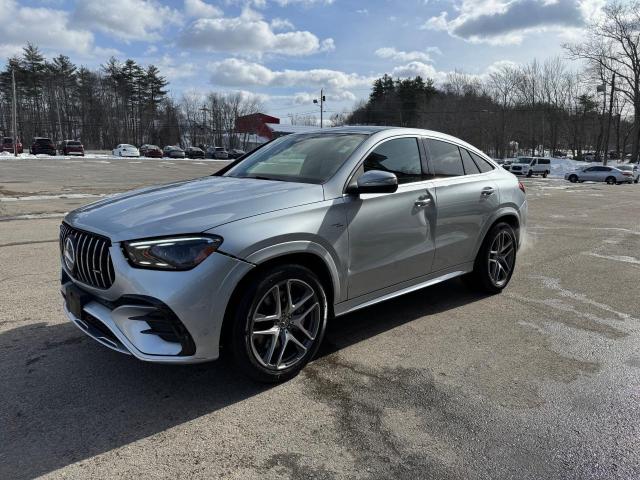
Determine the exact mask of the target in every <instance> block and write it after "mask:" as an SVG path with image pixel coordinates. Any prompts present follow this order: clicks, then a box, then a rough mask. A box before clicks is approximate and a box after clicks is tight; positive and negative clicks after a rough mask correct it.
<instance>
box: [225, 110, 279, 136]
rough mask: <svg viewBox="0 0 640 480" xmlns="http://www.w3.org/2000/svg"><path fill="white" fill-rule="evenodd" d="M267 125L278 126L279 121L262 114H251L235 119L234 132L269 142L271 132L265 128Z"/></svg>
mask: <svg viewBox="0 0 640 480" xmlns="http://www.w3.org/2000/svg"><path fill="white" fill-rule="evenodd" d="M268 123H270V124H279V123H280V119H279V118H277V117H272V116H271V115H265V114H264V113H252V114H251V115H245V116H243V117H238V118H237V119H236V131H237V132H238V133H248V134H250V135H257V136H259V137H263V138H265V139H267V140H271V139H273V130H272V129H270V128H269V127H268V126H267V124H268Z"/></svg>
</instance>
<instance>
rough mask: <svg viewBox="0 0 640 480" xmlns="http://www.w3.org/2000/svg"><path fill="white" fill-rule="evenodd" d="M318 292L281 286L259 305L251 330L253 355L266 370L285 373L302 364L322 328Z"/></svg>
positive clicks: (298, 284)
mask: <svg viewBox="0 0 640 480" xmlns="http://www.w3.org/2000/svg"><path fill="white" fill-rule="evenodd" d="M321 320H322V319H321V309H320V301H319V297H318V294H317V292H316V291H315V290H314V289H313V288H312V287H311V286H310V285H309V284H308V283H306V282H304V281H302V280H299V279H287V280H284V281H281V282H278V283H277V284H276V285H275V286H273V287H272V288H271V289H270V290H269V291H268V292H267V293H265V294H264V296H263V297H262V298H261V299H260V301H259V302H258V304H257V306H256V308H255V310H254V313H253V316H252V318H251V325H250V328H249V335H250V339H249V340H250V344H251V351H252V353H253V355H254V357H255V359H256V360H257V361H258V362H259V363H260V364H261V365H262V366H263V367H266V368H269V369H273V370H283V369H286V368H289V367H292V366H294V365H295V364H297V363H298V362H300V361H301V360H302V359H303V357H304V356H305V355H306V353H307V352H308V351H309V349H310V348H311V347H312V345H313V343H314V341H315V339H316V337H317V335H318V331H319V329H320V325H321Z"/></svg>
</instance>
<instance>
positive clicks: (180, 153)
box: [162, 145, 185, 158]
mask: <svg viewBox="0 0 640 480" xmlns="http://www.w3.org/2000/svg"><path fill="white" fill-rule="evenodd" d="M162 156H163V157H167V158H184V156H185V155H184V150H182V149H181V148H180V147H177V146H175V145H167V146H166V147H164V150H162Z"/></svg>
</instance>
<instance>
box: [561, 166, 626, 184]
mask: <svg viewBox="0 0 640 480" xmlns="http://www.w3.org/2000/svg"><path fill="white" fill-rule="evenodd" d="M564 178H565V180H569V181H570V182H571V183H576V182H605V183H608V184H609V185H615V184H617V183H631V182H633V178H632V177H630V176H629V175H625V174H624V173H623V172H622V170H619V169H617V168H615V167H606V166H602V165H595V166H593V167H590V166H587V167H583V168H581V169H578V170H576V171H575V172H568V173H565V175H564Z"/></svg>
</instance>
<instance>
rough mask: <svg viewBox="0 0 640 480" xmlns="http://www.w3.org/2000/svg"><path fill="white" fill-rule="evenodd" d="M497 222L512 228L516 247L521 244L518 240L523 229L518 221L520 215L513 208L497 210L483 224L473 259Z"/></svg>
mask: <svg viewBox="0 0 640 480" xmlns="http://www.w3.org/2000/svg"><path fill="white" fill-rule="evenodd" d="M499 222H505V223H507V224H509V225H510V226H511V228H513V230H514V232H515V234H516V239H517V241H518V246H520V244H521V243H522V240H521V238H520V228H521V227H523V224H522V222H521V219H520V215H519V214H518V212H517V211H516V210H515V209H514V208H502V209H500V210H498V211H497V212H496V213H495V214H494V215H493V216H492V217H491V218H490V219H489V220H488V221H487V222H486V224H485V228H484V229H483V231H482V235H479V237H478V242H477V244H476V248H475V252H474V256H473V258H474V259H475V257H476V256H477V255H478V251H479V250H480V247H481V246H482V243H483V242H484V239H485V238H486V237H487V234H488V233H489V232H490V231H491V229H492V228H493V226H494V225H496V224H497V223H499Z"/></svg>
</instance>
